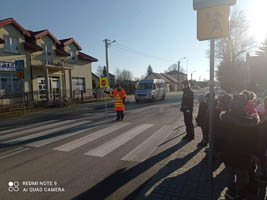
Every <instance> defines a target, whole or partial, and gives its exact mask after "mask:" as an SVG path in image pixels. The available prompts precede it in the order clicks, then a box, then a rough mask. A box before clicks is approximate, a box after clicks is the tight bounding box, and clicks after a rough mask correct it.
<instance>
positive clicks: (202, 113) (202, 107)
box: [196, 101, 208, 128]
mask: <svg viewBox="0 0 267 200" xmlns="http://www.w3.org/2000/svg"><path fill="white" fill-rule="evenodd" d="M207 111H208V103H207V102H205V101H202V102H201V103H200V104H199V108H198V115H197V118H196V122H197V125H198V126H200V127H202V128H203V126H204V121H205V118H206V114H207Z"/></svg>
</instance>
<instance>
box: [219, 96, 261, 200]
mask: <svg viewBox="0 0 267 200" xmlns="http://www.w3.org/2000/svg"><path fill="white" fill-rule="evenodd" d="M246 102H247V99H246V96H245V95H237V96H235V97H234V99H233V102H232V106H231V111H229V112H226V113H225V114H222V115H221V119H220V124H221V127H220V129H219V131H220V132H221V133H220V135H221V136H223V137H221V140H222V141H221V142H222V143H223V147H222V149H221V150H222V151H221V153H222V160H223V162H224V164H225V168H226V171H227V174H228V184H227V186H228V190H227V191H226V196H228V197H229V198H231V199H233V198H235V199H242V198H243V196H244V194H245V186H246V185H247V184H248V183H249V165H250V159H251V157H250V155H251V154H252V152H253V141H254V140H255V132H256V130H257V125H258V123H259V120H258V118H257V117H254V116H249V115H248V114H247V113H246V111H245V109H244V108H245V106H246ZM235 177H236V180H235Z"/></svg>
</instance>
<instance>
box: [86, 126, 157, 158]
mask: <svg viewBox="0 0 267 200" xmlns="http://www.w3.org/2000/svg"><path fill="white" fill-rule="evenodd" d="M152 126H153V124H143V125H140V126H137V127H135V128H133V129H131V130H129V131H127V132H126V133H124V134H122V135H119V136H117V137H115V138H114V139H112V140H110V141H108V142H106V143H105V144H103V145H101V146H99V147H97V148H95V149H92V150H91V151H89V152H87V153H85V155H91V156H98V157H104V156H105V155H107V154H109V153H110V152H112V151H114V150H115V149H117V148H119V147H120V146H122V145H123V144H125V143H126V142H128V141H130V140H131V139H133V138H134V137H136V136H138V135H140V134H141V133H143V132H144V131H145V130H147V129H149V128H151V127H152Z"/></svg>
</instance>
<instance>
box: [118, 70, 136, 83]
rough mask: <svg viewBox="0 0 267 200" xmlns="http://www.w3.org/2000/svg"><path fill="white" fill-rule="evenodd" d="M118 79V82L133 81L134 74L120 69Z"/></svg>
mask: <svg viewBox="0 0 267 200" xmlns="http://www.w3.org/2000/svg"><path fill="white" fill-rule="evenodd" d="M116 78H117V81H118V82H123V81H131V80H133V74H132V72H130V71H129V70H126V69H123V70H122V71H121V70H120V69H117V70H116Z"/></svg>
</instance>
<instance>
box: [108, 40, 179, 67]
mask: <svg viewBox="0 0 267 200" xmlns="http://www.w3.org/2000/svg"><path fill="white" fill-rule="evenodd" d="M113 47H115V48H117V49H120V50H124V51H127V52H129V53H132V54H136V55H140V56H143V57H150V58H154V59H158V60H163V61H168V62H175V61H174V60H171V59H166V58H162V57H158V56H154V55H150V54H147V53H144V52H141V51H138V50H135V49H133V48H130V47H127V46H126V45H123V44H120V43H118V42H117V43H115V44H114V45H113Z"/></svg>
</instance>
